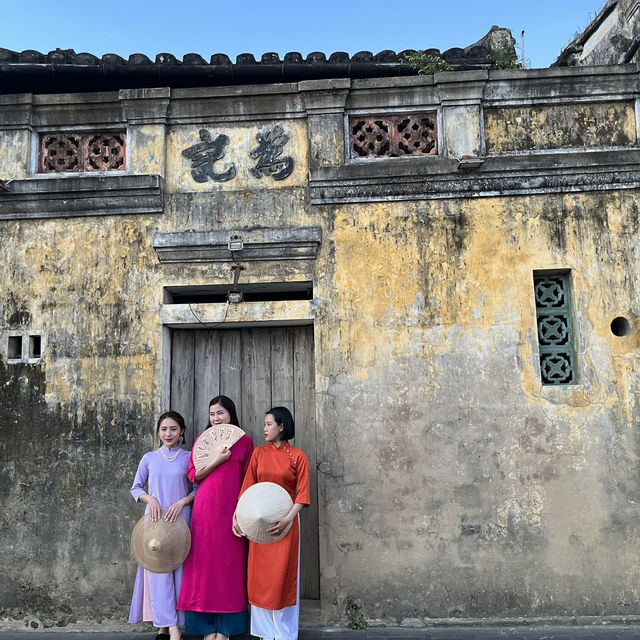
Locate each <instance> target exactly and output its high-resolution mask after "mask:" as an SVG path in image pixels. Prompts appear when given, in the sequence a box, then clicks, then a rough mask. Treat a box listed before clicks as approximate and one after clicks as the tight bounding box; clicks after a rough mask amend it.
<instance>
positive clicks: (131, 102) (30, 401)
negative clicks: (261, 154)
mask: <svg viewBox="0 0 640 640" xmlns="http://www.w3.org/2000/svg"><path fill="white" fill-rule="evenodd" d="M572 73H573V72H571V71H570V70H545V71H513V72H490V73H489V72H456V73H444V74H439V75H436V76H435V78H434V77H425V78H420V77H416V78H397V79H376V80H354V81H348V80H340V81H333V82H328V81H308V82H301V83H297V84H290V85H288V84H282V85H266V86H263V87H245V88H233V89H228V90H227V89H225V88H211V89H194V90H185V89H179V90H170V89H154V90H144V91H142V90H141V91H135V90H127V91H122V92H120V93H119V94H118V93H108V94H101V95H96V94H94V95H84V94H65V95H62V96H7V97H0V124H1V127H0V178H2V179H12V180H13V182H12V183H10V190H9V191H8V192H0V233H1V237H2V243H1V244H0V256H1V262H2V264H3V265H4V274H5V275H4V278H2V281H1V283H0V340H1V343H0V347H1V348H0V353H1V358H2V361H1V362H0V376H1V378H2V380H1V384H0V421H1V422H0V424H2V425H3V433H4V435H5V437H4V438H3V439H2V441H1V442H0V450H1V452H2V453H1V457H0V459H1V466H0V474H1V475H2V486H3V487H4V488H5V491H3V492H2V494H0V501H1V503H2V511H3V513H4V514H5V516H4V517H3V518H2V523H1V524H0V548H1V549H2V550H3V556H4V557H6V558H11V562H5V563H3V565H2V567H1V568H0V574H1V579H0V603H1V604H0V607H1V609H0V617H1V618H2V619H3V620H4V623H3V624H6V625H23V626H24V625H31V626H34V625H37V626H38V627H41V626H50V625H59V626H65V625H72V624H74V623H75V622H82V623H87V622H88V623H90V624H92V625H94V626H96V627H98V626H99V625H103V626H110V627H115V626H117V625H119V624H122V623H123V622H124V620H125V618H126V614H127V607H128V597H129V591H130V587H131V585H132V581H133V570H134V564H133V562H132V560H131V559H130V557H129V552H128V544H129V543H128V540H129V535H130V531H131V529H132V527H133V524H134V522H135V520H136V518H137V517H138V516H139V509H137V508H136V506H135V505H134V504H133V501H132V500H131V499H130V496H129V494H128V490H129V486H130V483H131V481H132V478H133V474H134V472H135V467H136V464H137V461H138V459H139V458H140V456H141V455H142V454H143V453H144V452H145V451H147V450H148V449H149V448H151V447H152V446H153V431H154V426H155V417H156V416H157V414H158V413H159V412H160V411H161V410H162V409H163V408H165V407H166V406H168V403H169V402H170V397H169V396H168V390H167V366H168V360H167V351H168V349H170V343H168V340H169V341H170V328H171V327H172V326H182V327H186V326H191V325H192V324H194V320H193V318H192V317H191V315H190V314H193V313H194V312H195V313H196V314H197V315H198V317H200V318H201V319H204V320H205V321H206V322H210V323H214V324H216V326H219V324H220V323H222V324H227V325H228V326H249V325H248V323H261V322H269V323H273V324H277V323H292V322H293V323H296V322H305V323H309V322H311V323H313V327H314V337H315V387H316V422H317V433H318V452H319V453H318V460H317V466H318V496H317V500H318V505H319V519H320V523H319V537H320V601H319V603H315V605H314V607H309V606H307V607H306V611H307V613H305V608H304V607H303V620H311V614H310V613H308V612H309V611H310V610H311V609H313V611H314V617H313V621H314V623H319V624H328V623H330V622H341V623H349V622H353V621H354V619H356V618H358V619H360V618H361V619H362V620H364V621H365V622H367V623H368V624H405V625H418V626H419V625H423V624H426V623H427V622H428V621H429V620H431V619H433V618H451V617H453V618H472V619H479V618H493V619H503V618H508V617H519V616H527V617H531V616H533V617H535V616H538V617H542V618H544V617H548V618H549V617H563V616H566V617H571V616H578V615H579V616H602V617H606V618H613V617H615V616H619V615H632V616H634V615H640V602H639V597H638V596H639V594H638V590H637V583H638V579H637V578H638V575H637V570H636V568H635V566H636V563H635V553H636V549H637V547H638V542H640V540H639V538H640V529H639V522H640V511H639V510H638V506H637V499H636V496H637V494H638V489H639V487H638V480H637V476H638V474H637V464H638V436H637V433H636V431H637V425H638V406H637V393H638V389H639V388H640V386H639V383H640V380H639V379H638V375H639V374H638V371H639V367H638V364H637V356H638V353H639V352H638V347H639V343H640V333H639V330H638V315H639V314H640V299H639V297H638V287H637V282H636V280H637V279H636V273H637V271H638V260H639V257H640V256H639V255H638V252H639V247H638V242H637V232H638V227H639V225H640V220H639V217H640V214H639V212H638V206H637V202H636V194H637V189H638V186H639V184H640V183H639V181H638V178H639V177H640V172H639V171H638V169H639V166H640V165H639V160H640V154H638V150H637V129H636V121H637V114H636V102H635V100H636V98H637V96H636V95H635V93H634V90H633V88H632V87H633V86H635V85H634V83H632V82H631V78H630V76H632V75H634V74H635V71H634V70H630V69H628V68H618V67H612V68H607V69H603V68H599V69H596V70H592V71H591V72H589V73H586V72H585V70H584V69H582V70H581V74H579V75H572ZM25 104H28V105H29V109H28V112H29V115H28V117H27V120H28V126H26V125H25V115H24V114H25V108H24V105H25ZM89 107H90V108H89ZM424 111H429V112H435V113H436V114H437V122H438V128H439V134H438V135H439V138H438V143H439V149H440V152H439V154H437V155H436V156H433V157H431V156H430V157H418V158H413V157H405V158H374V159H365V160H355V159H353V158H351V155H350V152H349V118H350V117H351V116H352V115H354V114H355V115H361V114H363V113H364V114H367V113H368V114H371V115H380V114H402V113H405V112H424ZM79 113H82V114H83V116H82V118H83V121H82V123H81V126H82V127H84V128H88V129H90V128H98V129H99V128H104V127H113V128H118V129H123V130H126V132H127V145H128V149H127V154H128V155H127V171H126V172H123V173H122V174H117V175H116V172H105V173H101V174H99V175H95V176H89V175H75V176H70V175H54V176H42V175H37V174H35V173H34V170H33V167H34V163H33V159H34V157H35V154H36V151H35V149H36V147H37V144H36V141H37V137H38V135H39V132H40V131H44V130H55V129H56V128H57V129H60V130H67V129H69V128H73V127H77V124H75V123H76V122H77V120H76V115H77V114H79ZM576 114H578V115H579V114H582V115H583V116H584V117H582V116H580V117H577V115H576ZM461 119H462V121H463V122H464V123H465V124H466V127H464V128H460V122H461ZM276 126H279V127H281V128H282V130H283V132H284V133H285V134H286V136H287V142H286V143H285V145H284V146H283V147H282V157H290V158H291V159H292V160H293V170H292V172H291V173H290V175H288V176H286V177H285V178H283V179H282V180H277V181H276V180H274V179H273V177H272V176H271V175H268V174H264V175H262V176H260V177H257V176H255V175H254V174H252V173H251V169H252V168H255V166H256V158H255V157H253V158H252V157H251V155H250V153H251V151H252V150H253V149H255V148H256V146H257V143H258V138H257V136H258V135H259V134H261V135H263V136H264V135H267V133H268V132H273V130H274V127H276ZM201 130H206V131H208V132H209V133H210V134H211V137H212V138H215V137H216V136H218V135H226V136H227V137H228V139H229V142H228V144H227V146H226V147H225V148H224V154H223V155H222V157H221V158H220V159H218V160H216V162H215V163H214V165H213V167H214V169H215V172H220V173H221V172H223V171H226V170H228V169H229V167H230V166H231V165H232V164H233V166H234V167H235V176H234V177H233V178H231V179H229V180H226V181H215V180H212V179H207V180H206V181H204V182H197V181H196V180H194V176H193V173H192V171H193V165H192V164H191V163H190V162H189V161H188V159H186V158H185V156H184V154H183V152H184V150H185V149H187V148H189V147H191V146H193V145H194V144H197V143H198V141H199V140H201V137H200V131H201ZM34 145H35V146H34ZM466 155H472V156H474V157H475V158H476V159H479V160H480V165H479V166H476V167H475V168H473V169H470V170H469V169H467V168H466V167H465V166H464V164H463V163H460V162H459V161H460V158H462V156H466ZM105 202H108V203H111V204H109V205H108V206H107V205H105ZM309 230H313V232H312V231H309ZM234 234H240V235H243V236H244V238H245V239H246V240H247V246H248V247H254V248H255V249H256V251H257V253H256V257H254V258H253V259H251V260H248V259H247V260H245V261H244V262H243V260H242V258H240V262H242V263H243V264H244V266H245V267H246V270H245V272H243V274H242V279H243V282H249V283H254V284H267V285H268V284H269V283H279V282H296V281H307V280H310V281H312V282H313V299H312V300H310V301H303V302H295V303H292V302H284V301H280V302H269V301H265V302H256V303H244V304H239V305H229V306H228V308H227V305H220V304H215V303H203V304H197V305H194V307H193V309H191V310H189V309H188V308H187V307H185V306H181V305H172V304H171V300H170V295H169V292H170V290H172V288H173V289H175V288H176V287H187V286H192V287H195V286H207V287H211V286H216V285H225V284H228V283H229V282H230V281H231V279H232V274H231V271H230V262H229V256H226V255H225V254H224V251H225V249H224V245H225V244H226V239H227V238H228V237H230V236H231V235H234ZM314 238H320V240H319V241H318V242H317V244H314V242H315V240H314ZM305 243H306V244H305ZM308 246H313V249H307V248H305V247H308ZM167 247H170V248H171V251H172V253H171V256H172V257H171V259H169V258H168V257H167V256H168V255H169V254H167V253H163V251H164V250H166V249H167ZM303 251H304V252H306V253H304V255H305V256H306V257H305V258H304V259H300V257H299V256H300V255H302V254H301V252H303ZM194 256H197V258H194ZM544 270H561V271H563V272H567V273H569V274H570V282H571V309H572V321H573V324H574V335H575V339H574V342H575V344H574V347H575V352H576V383H575V384H571V385H564V386H549V385H544V384H542V381H541V376H540V364H539V348H538V339H537V325H536V313H535V301H534V292H533V274H534V271H544ZM619 316H622V317H625V318H626V319H627V320H628V322H629V323H630V327H631V330H630V332H629V334H628V335H626V336H622V337H619V336H616V335H614V333H613V332H612V330H611V322H612V320H613V319H614V318H616V317H619ZM35 334H38V335H41V336H42V356H41V357H40V358H29V357H28V356H29V354H28V353H27V352H26V351H25V352H24V355H25V357H21V358H15V357H14V358H10V357H9V356H10V353H9V348H8V345H9V338H10V337H15V336H18V335H20V336H22V337H23V338H24V344H25V347H24V348H25V350H26V348H27V343H28V339H29V336H31V335H35ZM14 344H15V343H14ZM14 355H15V354H14ZM305 616H307V617H306V618H305ZM32 623H33V624H32Z"/></svg>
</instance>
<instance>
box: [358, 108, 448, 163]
mask: <svg viewBox="0 0 640 640" xmlns="http://www.w3.org/2000/svg"><path fill="white" fill-rule="evenodd" d="M349 135H350V138H351V140H350V142H351V157H352V158H385V157H386V158H397V157H400V156H435V155H437V154H438V125H437V117H436V114H435V112H433V113H417V114H403V115H399V116H358V117H353V118H351V119H350V121H349Z"/></svg>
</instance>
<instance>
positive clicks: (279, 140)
mask: <svg viewBox="0 0 640 640" xmlns="http://www.w3.org/2000/svg"><path fill="white" fill-rule="evenodd" d="M199 135H200V140H201V142H198V143H197V144H194V145H193V146H192V147H187V148H186V149H185V150H184V151H183V152H182V155H183V157H185V158H187V159H188V160H190V161H191V175H192V176H193V179H194V180H195V181H196V182H201V183H202V182H207V181H208V180H213V181H214V182H227V181H228V180H231V179H232V178H234V177H235V175H236V166H235V164H234V163H232V164H231V165H230V166H229V167H228V168H227V169H226V170H225V171H223V172H222V173H217V172H216V171H214V168H213V165H214V164H215V163H216V162H217V161H218V160H221V159H222V158H223V157H224V153H225V147H226V146H227V145H228V144H229V137H228V136H226V135H224V134H220V135H219V136H217V137H216V138H213V137H212V135H211V133H210V132H209V131H207V130H206V129H200V131H199ZM256 140H257V141H258V146H257V147H256V148H255V149H253V150H252V151H250V152H249V157H250V158H253V159H254V160H257V162H256V165H255V167H253V168H251V169H250V173H251V174H252V175H253V176H255V177H256V178H261V177H262V176H271V177H272V178H273V179H274V180H284V179H285V178H287V177H289V176H290V175H291V173H292V172H293V165H294V161H293V158H292V157H291V156H285V157H281V155H282V148H283V147H284V145H285V144H287V142H288V141H289V136H288V135H287V134H286V133H285V132H284V130H283V129H282V127H281V126H279V125H276V126H275V127H273V129H270V130H268V131H266V132H265V133H262V132H259V133H258V134H257V135H256Z"/></svg>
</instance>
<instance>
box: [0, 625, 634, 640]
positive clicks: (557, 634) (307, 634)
mask: <svg viewBox="0 0 640 640" xmlns="http://www.w3.org/2000/svg"><path fill="white" fill-rule="evenodd" d="M250 638H251V636H236V637H235V639H234V640H249V639H250ZM153 639H154V634H153V633H148V632H147V633H141V632H130V631H127V632H116V631H114V632H110V633H104V632H89V631H84V632H83V631H80V632H72V631H48V630H43V631H2V630H0V640H153ZM432 639H433V640H640V625H633V626H617V625H598V626H596V625H592V626H587V627H578V626H564V627H555V626H540V627H525V626H522V627H436V628H425V629H405V628H394V627H374V628H370V629H367V630H365V631H349V630H348V629H340V628H323V629H301V630H300V639H299V640H432ZM185 640H199V637H198V636H185ZM253 640H255V639H253Z"/></svg>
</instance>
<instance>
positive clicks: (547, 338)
mask: <svg viewBox="0 0 640 640" xmlns="http://www.w3.org/2000/svg"><path fill="white" fill-rule="evenodd" d="M533 283H534V291H535V301H536V317H537V324H538V344H539V347H540V373H541V376H542V384H550V385H551V384H553V385H558V384H574V383H575V381H576V370H575V351H574V348H573V331H572V328H571V312H570V299H569V273H568V272H556V273H544V274H534V277H533Z"/></svg>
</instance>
